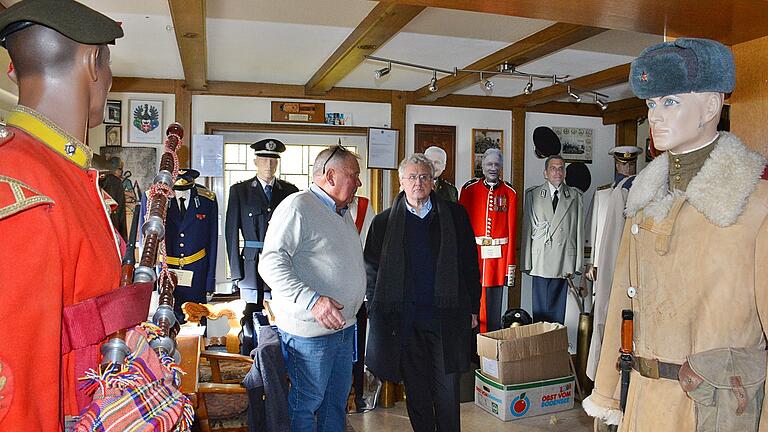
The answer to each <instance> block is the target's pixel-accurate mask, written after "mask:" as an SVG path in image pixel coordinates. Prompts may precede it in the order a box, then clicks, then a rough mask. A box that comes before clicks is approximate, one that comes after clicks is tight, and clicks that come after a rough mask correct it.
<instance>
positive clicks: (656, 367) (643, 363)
mask: <svg viewBox="0 0 768 432" xmlns="http://www.w3.org/2000/svg"><path fill="white" fill-rule="evenodd" d="M634 360H635V361H633V362H632V369H634V370H636V371H638V372H640V375H642V376H644V377H646V378H652V379H659V378H664V379H669V380H675V381H678V375H679V372H680V365H679V364H675V363H665V362H662V361H659V360H657V359H648V358H644V357H635V359H634Z"/></svg>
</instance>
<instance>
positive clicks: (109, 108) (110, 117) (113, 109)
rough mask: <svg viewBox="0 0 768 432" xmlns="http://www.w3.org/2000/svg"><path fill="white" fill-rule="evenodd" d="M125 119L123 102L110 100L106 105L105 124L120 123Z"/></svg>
mask: <svg viewBox="0 0 768 432" xmlns="http://www.w3.org/2000/svg"><path fill="white" fill-rule="evenodd" d="M122 120H123V102H122V101H119V100H108V101H107V105H106V106H105V107H104V124H115V125H119V124H120V123H121V122H122Z"/></svg>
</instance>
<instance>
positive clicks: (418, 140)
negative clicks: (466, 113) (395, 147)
mask: <svg viewBox="0 0 768 432" xmlns="http://www.w3.org/2000/svg"><path fill="white" fill-rule="evenodd" d="M432 146H436V147H440V148H441V149H443V150H445V153H446V156H447V159H448V160H446V161H445V171H443V173H442V174H440V178H441V179H443V180H448V181H449V182H451V183H454V184H455V183H456V162H455V161H456V126H444V125H428V124H417V125H414V151H415V152H416V153H424V150H426V149H428V148H429V147H432Z"/></svg>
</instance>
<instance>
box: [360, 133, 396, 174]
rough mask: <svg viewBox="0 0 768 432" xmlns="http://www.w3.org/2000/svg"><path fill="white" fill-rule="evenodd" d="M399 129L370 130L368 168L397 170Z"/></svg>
mask: <svg viewBox="0 0 768 432" xmlns="http://www.w3.org/2000/svg"><path fill="white" fill-rule="evenodd" d="M399 137H400V131H399V130H397V129H386V128H368V168H375V169H397V162H398V161H397V146H398V139H399Z"/></svg>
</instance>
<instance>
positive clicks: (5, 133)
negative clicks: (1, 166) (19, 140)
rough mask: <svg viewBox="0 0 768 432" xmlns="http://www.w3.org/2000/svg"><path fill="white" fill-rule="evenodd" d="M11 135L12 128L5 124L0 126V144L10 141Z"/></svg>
mask: <svg viewBox="0 0 768 432" xmlns="http://www.w3.org/2000/svg"><path fill="white" fill-rule="evenodd" d="M13 135H14V134H13V131H12V130H10V129H8V128H6V127H5V126H0V146H1V145H3V144H5V143H7V142H8V141H10V140H11V139H12V138H13Z"/></svg>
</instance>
